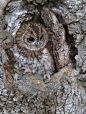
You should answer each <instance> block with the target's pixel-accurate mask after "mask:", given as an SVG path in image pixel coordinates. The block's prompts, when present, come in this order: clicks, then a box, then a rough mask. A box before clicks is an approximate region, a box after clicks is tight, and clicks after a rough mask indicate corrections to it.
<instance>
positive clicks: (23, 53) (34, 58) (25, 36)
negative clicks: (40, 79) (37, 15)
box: [14, 23, 55, 80]
mask: <svg viewBox="0 0 86 114" xmlns="http://www.w3.org/2000/svg"><path fill="white" fill-rule="evenodd" d="M15 40H16V44H15V45H14V56H15V58H16V61H18V63H19V67H23V68H24V69H25V72H24V73H26V72H29V74H33V75H36V76H44V78H46V76H47V77H48V78H49V80H50V75H52V74H53V73H54V70H55V67H54V61H53V57H52V46H51V42H50V41H49V36H48V33H47V31H46V29H45V28H44V26H43V25H41V24H37V23H28V24H25V25H22V26H21V27H20V29H19V30H18V31H17V33H16V37H15Z"/></svg>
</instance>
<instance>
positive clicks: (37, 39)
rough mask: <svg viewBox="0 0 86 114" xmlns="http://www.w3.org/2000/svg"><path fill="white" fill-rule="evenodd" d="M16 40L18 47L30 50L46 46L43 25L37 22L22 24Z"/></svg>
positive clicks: (46, 34) (37, 49) (45, 32)
mask: <svg viewBox="0 0 86 114" xmlns="http://www.w3.org/2000/svg"><path fill="white" fill-rule="evenodd" d="M16 42H17V45H18V46H19V47H22V48H25V49H27V50H31V51H39V50H40V49H42V48H44V47H45V46H46V44H47V42H48V33H47V31H46V29H45V27H44V26H43V25H41V24H39V23H28V24H25V25H22V26H21V28H20V29H19V30H18V32H17V34H16ZM20 42H21V43H20Z"/></svg>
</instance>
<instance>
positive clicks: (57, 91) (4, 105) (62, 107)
mask: <svg viewBox="0 0 86 114" xmlns="http://www.w3.org/2000/svg"><path fill="white" fill-rule="evenodd" d="M30 1H31V0H28V2H30ZM39 1H40V4H41V3H42V4H44V3H45V2H46V1H42V2H41V0H39ZM52 1H54V2H55V0H50V2H52ZM8 2H9V0H7V1H6V0H1V1H0V4H2V5H1V6H0V15H2V14H3V9H4V8H5V7H6V4H7V3H8ZM54 2H52V3H51V4H50V8H51V9H52V11H53V12H55V13H56V14H60V15H61V16H62V18H63V20H64V21H65V24H66V25H67V27H68V28H67V30H68V31H67V32H68V34H69V35H70V37H69V39H68V40H72V39H73V40H74V42H73V43H74V45H75V46H76V48H77V50H78V54H77V55H76V56H75V59H76V61H77V65H76V69H73V68H72V67H68V66H65V67H64V68H62V69H61V70H60V71H59V72H57V73H56V74H54V75H53V76H52V77H51V82H50V83H44V82H43V81H42V78H39V77H34V76H30V77H29V78H28V75H25V76H24V77H22V80H18V77H16V75H15V78H14V79H15V81H14V82H13V86H12V88H10V89H8V90H7V88H6V84H5V80H4V79H5V78H4V76H5V74H4V70H3V66H2V64H3V62H4V59H3V55H2V52H3V50H2V49H1V45H2V41H3V39H4V38H5V37H7V36H9V33H7V32H6V33H5V31H4V30H3V28H4V26H3V24H2V22H3V21H4V20H3V17H2V16H1V18H0V114H86V46H85V45H86V13H85V12H86V1H85V0H75V1H74V0H64V1H63V2H59V1H58V2H55V3H54ZM33 4H36V5H37V4H38V1H37V0H36V1H35V0H33ZM53 4H55V5H53ZM52 5H53V7H52ZM55 8H56V10H55ZM62 23H63V22H62ZM63 25H64V23H63ZM3 31H4V32H3ZM7 34H8V35H7ZM70 38H72V39H70ZM69 42H70V41H69ZM69 42H68V43H69ZM74 49H75V47H74ZM73 51H74V50H73ZM3 53H4V52H3ZM6 56H7V55H6ZM6 59H7V58H6ZM16 72H18V71H16ZM9 76H10V75H9ZM8 78H9V77H8Z"/></svg>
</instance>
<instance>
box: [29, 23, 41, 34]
mask: <svg viewBox="0 0 86 114" xmlns="http://www.w3.org/2000/svg"><path fill="white" fill-rule="evenodd" d="M30 27H31V28H32V29H33V31H34V32H35V33H36V34H37V35H38V34H39V27H38V26H36V25H35V26H34V25H33V24H31V25H30Z"/></svg>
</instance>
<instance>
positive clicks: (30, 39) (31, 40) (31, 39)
mask: <svg viewBox="0 0 86 114" xmlns="http://www.w3.org/2000/svg"><path fill="white" fill-rule="evenodd" d="M27 41H28V42H34V41H35V39H34V38H33V37H30V38H28V39H27Z"/></svg>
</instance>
